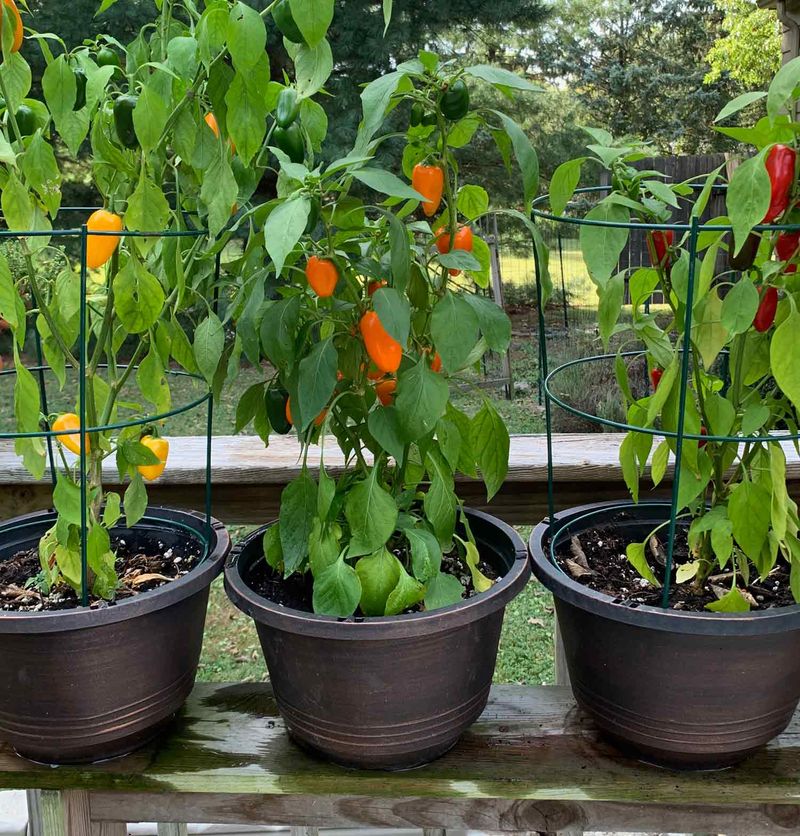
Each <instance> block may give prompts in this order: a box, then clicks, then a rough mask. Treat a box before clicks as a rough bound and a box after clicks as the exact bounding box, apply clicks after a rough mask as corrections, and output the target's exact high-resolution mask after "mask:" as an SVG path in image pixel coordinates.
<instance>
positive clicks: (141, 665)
mask: <svg viewBox="0 0 800 836" xmlns="http://www.w3.org/2000/svg"><path fill="white" fill-rule="evenodd" d="M55 520H56V515H55V513H54V512H43V513H37V514H29V515H27V516H24V517H18V518H16V519H13V520H9V521H8V522H5V523H3V524H2V525H0V560H4V559H8V558H10V557H11V556H13V555H14V554H16V553H17V552H19V551H21V550H24V549H28V548H31V547H35V546H36V545H37V544H38V542H39V539H40V538H41V536H42V535H43V534H44V533H45V532H46V531H47V530H48V529H49V528H50V527H51V526H52V525H53V523H54V522H55ZM113 533H114V535H121V536H122V538H123V539H125V540H126V542H127V543H128V545H131V544H141V545H142V546H147V545H148V544H155V547H156V548H158V549H170V548H173V549H174V548H180V547H181V546H182V545H183V544H186V543H194V544H195V545H196V546H197V547H199V549H200V553H201V554H202V555H204V556H203V557H202V559H201V560H200V562H199V563H198V565H197V566H195V568H194V569H192V571H191V572H189V574H187V575H185V576H184V577H182V578H180V579H178V580H176V581H173V582H171V583H168V584H165V585H164V586H162V587H160V588H158V589H154V590H152V591H149V592H144V593H142V594H140V595H137V596H135V597H133V598H130V599H127V600H123V601H120V602H119V603H117V604H113V605H109V606H103V607H102V608H99V609H88V608H80V609H72V610H63V611H55V612H41V613H17V612H2V611H0V670H2V671H3V675H2V677H0V739H2V740H4V741H7V742H9V743H11V745H12V746H14V748H15V749H16V750H17V752H18V753H19V754H20V755H23V756H24V757H27V758H30V759H31V760H35V761H40V762H44V763H59V764H67V763H85V762H91V761H98V760H104V759H107V758H112V757H116V756H120V755H124V754H128V753H129V752H131V751H133V750H134V749H136V748H138V747H139V746H141V745H143V744H144V743H146V742H148V741H149V740H150V739H152V738H153V737H154V736H155V735H156V734H157V733H158V732H159V730H160V729H161V727H162V726H163V725H164V724H165V723H166V722H168V721H169V720H170V718H171V717H172V716H173V715H174V714H175V712H177V711H178V709H179V708H180V707H181V706H182V705H183V703H184V701H185V699H186V697H187V696H188V695H189V692H190V691H191V690H192V687H193V685H194V680H195V675H196V672H197V665H198V661H199V658H200V650H201V647H202V643H203V629H204V626H205V617H206V607H207V603H208V592H209V587H210V585H211V582H212V581H213V580H214V578H215V577H217V575H218V574H219V573H220V571H221V570H222V566H223V564H224V562H225V558H226V557H227V556H228V552H229V551H230V545H231V542H230V537H229V535H228V533H227V531H226V530H225V528H224V527H223V526H222V524H221V523H219V522H216V521H215V520H211V525H210V527H209V526H208V525H207V519H206V516H205V515H200V514H194V513H190V512H185V511H174V510H169V509H165V508H151V509H149V510H148V513H147V514H146V515H145V517H144V519H143V520H142V521H141V523H139V524H138V525H137V526H135V527H134V528H133V529H127V530H126V529H124V528H122V527H118V528H116V529H114V531H113Z"/></svg>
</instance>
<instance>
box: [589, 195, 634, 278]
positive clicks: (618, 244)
mask: <svg viewBox="0 0 800 836" xmlns="http://www.w3.org/2000/svg"><path fill="white" fill-rule="evenodd" d="M586 220H589V221H602V222H606V223H608V222H613V223H628V222H629V221H630V211H629V210H628V209H627V208H626V207H624V206H618V205H616V204H614V203H608V202H603V203H600V204H598V205H597V206H595V207H594V209H592V210H590V211H589V212H587V213H586ZM628 234H629V232H628V230H627V229H622V228H617V227H606V226H581V231H580V242H581V250H582V252H583V260H584V261H585V262H586V267H587V269H588V270H589V276H590V277H591V279H592V281H593V282H594V283H595V284H597V285H600V286H601V287H602V286H603V285H604V284H605V283H606V282H607V281H608V280H609V279H610V278H611V276H612V274H613V273H614V272H615V271H616V268H617V263H618V262H619V257H620V255H621V254H622V251H623V250H624V249H625V245H626V244H627V243H628Z"/></svg>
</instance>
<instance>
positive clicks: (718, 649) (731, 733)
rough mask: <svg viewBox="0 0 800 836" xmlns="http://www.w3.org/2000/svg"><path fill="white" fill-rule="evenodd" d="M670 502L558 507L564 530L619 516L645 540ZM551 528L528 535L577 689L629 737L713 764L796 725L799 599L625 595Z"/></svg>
mask: <svg viewBox="0 0 800 836" xmlns="http://www.w3.org/2000/svg"><path fill="white" fill-rule="evenodd" d="M669 513H670V506H669V505H668V504H666V503H645V504H641V505H633V504H632V503H626V502H608V503H598V504H594V505H586V506H582V507H579V508H571V509H569V510H567V511H564V512H562V513H560V514H557V515H556V528H557V529H559V528H561V527H562V526H563V525H564V524H565V523H569V527H568V528H567V529H564V535H563V536H570V535H575V534H577V535H580V533H581V531H587V530H589V529H591V528H595V527H598V526H599V527H604V526H607V525H610V526H612V527H619V528H621V529H622V530H623V531H625V532H626V533H629V534H630V538H631V541H635V540H639V541H641V540H643V539H644V538H645V537H646V535H647V534H648V533H649V532H650V531H652V529H653V528H654V527H655V526H656V525H657V524H659V523H661V522H663V521H664V520H665V519H667V518H668V516H669ZM548 538H549V528H548V525H547V523H541V524H540V525H539V526H538V527H537V528H536V529H534V531H533V534H532V535H531V539H530V551H531V556H532V559H533V571H534V574H535V575H536V577H537V578H539V580H540V581H541V582H542V583H543V584H544V585H545V586H546V587H547V588H548V589H549V590H551V591H552V593H553V595H554V596H555V603H556V614H557V616H558V623H559V627H560V629H561V633H562V636H563V639H564V647H565V650H566V657H567V665H568V668H569V674H570V679H571V682H572V690H573V692H574V694H575V699H576V700H577V702H578V704H579V705H580V706H581V708H583V709H584V710H585V711H586V712H587V713H588V714H590V715H591V717H592V718H593V719H594V721H595V722H596V723H597V725H598V726H599V727H600V729H602V730H603V731H604V732H605V733H606V734H607V735H609V736H610V737H611V738H612V739H613V740H614V741H615V742H616V743H617V744H618V745H620V746H621V747H622V748H624V749H626V750H628V751H630V752H632V753H634V754H636V755H637V756H639V757H641V758H643V759H645V760H649V761H652V762H655V763H657V764H660V765H663V766H669V767H675V768H681V769H714V768H720V767H724V766H729V765H731V764H734V763H736V762H738V761H740V760H742V759H743V758H745V757H746V756H747V755H749V754H751V753H752V752H754V751H755V750H757V749H758V748H760V747H761V746H763V745H764V744H765V743H767V742H768V741H770V740H771V739H772V738H773V737H775V736H776V735H778V734H780V733H781V732H782V731H783V730H784V729H785V728H786V726H787V725H788V723H789V721H790V720H791V718H792V715H793V714H794V711H795V709H796V707H797V703H798V700H799V699H800V606H792V607H783V608H776V609H772V610H766V611H761V612H753V613H731V614H727V613H725V614H723V613H711V612H702V613H701V612H684V611H677V610H672V609H670V610H662V609H659V608H656V607H651V606H636V605H626V604H624V603H621V602H619V601H616V600H612V599H611V598H610V597H609V596H607V595H603V594H601V593H599V592H595V591H593V590H591V589H587V588H586V587H584V586H582V585H581V584H579V583H577V582H576V581H574V580H573V579H572V578H570V577H568V576H567V575H566V574H564V573H563V572H562V571H561V570H560V569H559V568H558V567H556V566H554V565H553V563H552V562H551V560H550V547H549V540H548Z"/></svg>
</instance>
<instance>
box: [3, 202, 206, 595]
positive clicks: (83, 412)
mask: <svg viewBox="0 0 800 836" xmlns="http://www.w3.org/2000/svg"><path fill="white" fill-rule="evenodd" d="M97 208H99V207H84V206H68V207H62V208H61V210H60V211H59V213H58V216H57V218H60V217H62V216H64V215H67V216H71V217H75V216H76V215H77V216H84V215H89V214H91V213H92V212H94V211H95V209H97ZM206 234H207V231H206V230H203V229H186V230H164V231H161V232H129V231H126V230H122V231H121V232H89V230H88V227H87V225H86V224H85V223H84V224H82V225H81V226H79V227H77V226H76V227H74V228H67V229H53V230H47V231H42V230H33V231H29V232H24V231H23V232H21V231H19V230H14V231H9V230H0V241H3V240H6V239H20V238H55V239H58V240H60V241H63V242H65V243H66V242H69V241H78V242H80V312H79V336H78V340H79V356H78V358H77V359H78V361H79V366H78V369H77V372H78V410H77V414H78V417H79V418H80V429H77V430H59V431H58V432H55V431H54V430H52V429H51V428H50V426H49V424H48V423H47V416H48V415H49V408H48V390H47V373H48V372H50V371H52V369H51V367H50V366H48V365H46V364H45V362H44V357H43V352H42V343H41V338H40V335H39V332H38V330H37V329H36V328H34V329H33V331H34V334H35V347H36V360H37V363H36V365H35V366H29V367H26V368H27V369H28V371H30V372H32V373H33V374H35V376H36V377H37V378H38V382H39V396H40V406H41V412H42V415H43V416H45V417H44V419H43V421H42V427H43V428H42V430H41V431H40V432H27V433H21V432H16V433H14V432H5V433H4V432H0V439H3V440H8V439H10V440H16V439H34V438H41V439H45V440H46V443H47V457H48V463H49V470H50V477H51V480H52V483H53V488H55V486H56V482H57V475H58V470H57V467H56V458H55V453H54V440H55V438H56V436H65V435H74V436H78V437H79V438H80V455H79V456H78V457H77V458H78V460H79V465H80V468H79V470H80V490H81V546H80V553H81V601H82V604H83V606H88V605H89V564H88V551H87V539H88V505H89V503H88V478H87V452H86V451H87V436H89V435H91V434H92V433H101V432H111V431H117V430H124V429H127V428H130V427H137V426H141V427H144V426H146V425H148V424H154V423H158V422H161V421H165V420H167V419H169V418H173V417H175V416H176V415H181V414H184V413H188V412H191V411H193V410H195V409H200V408H201V407H203V406H204V405H205V407H206V448H205V458H206V462H205V530H204V531H203V533H202V534H201V535H200V540H201V545H202V548H203V552H202V555H201V557H200V561H203V560H206V559H207V558H208V555H209V549H210V543H211V540H212V532H213V528H212V519H211V451H212V424H213V418H214V401H213V395H212V391H211V388H210V387H209V386H208V384H207V382H206V381H205V379H204V378H202V377H201V376H200V375H197V374H191V373H189V372H186V371H180V370H176V369H169V368H167V369H164V373H165V374H167V375H170V376H171V377H183V378H191V379H194V380H197V381H199V382H200V383H202V384H203V386H204V387H205V389H206V391H205V392H204V393H203V394H202V395H201V396H200V397H197V398H195V399H194V400H192V401H190V402H189V403H186V404H184V405H181V406H178V407H175V408H173V409H171V410H169V411H168V412H163V413H160V414H153V415H147V416H146V417H143V418H134V419H132V420H130V421H120V422H116V423H109V424H103V425H102V426H88V425H87V404H86V371H87V366H88V356H87V355H88V347H89V339H88V337H89V334H88V333H87V315H86V312H87V308H88V303H87V283H88V275H89V270H88V267H87V261H86V260H87V246H88V241H89V238H90V237H93V236H118V237H119V238H120V239H122V240H125V239H129V238H150V239H153V238H162V239H163V238H199V237H201V236H203V235H206ZM220 269H221V257H220V255H219V254H217V258H216V264H215V272H214V279H215V286H216V287H218V286H219V277H220ZM31 294H32V296H33V289H32V288H31ZM214 303H216V298H215V299H214ZM98 368H108V367H107V365H104V364H101V365H99V366H98ZM118 368H120V369H126V368H127V367H126V365H125V364H124V363H123V364H120V365H119V366H118ZM135 368H136V367H134V369H135ZM16 373H17V369H16V367H15V368H11V369H4V370H2V371H0V379H2V378H3V377H6V376H9V375H16ZM154 523H156V524H158V523H161V524H163V525H165V526H167V527H170V528H173V529H175V528H183V526H181V524H180V523H178V522H176V521H175V520H174V519H169V518H161V517H160V516H159V514H158V510H157V509H150V510H148V512H147V513H146V514H145V516H144V517H143V518H142V520H141V522H140V523H139V524H138V525H144V526H147V525H152V524H154ZM25 526H26V523H25V522H24V521H23V522H21V523H20V524H19V527H20V528H24V527H25ZM9 530H11V529H9ZM186 532H187V533H190V534H191V535H192V537H194V538H197V536H198V532H197V530H195V529H191V531H190V529H189V528H186Z"/></svg>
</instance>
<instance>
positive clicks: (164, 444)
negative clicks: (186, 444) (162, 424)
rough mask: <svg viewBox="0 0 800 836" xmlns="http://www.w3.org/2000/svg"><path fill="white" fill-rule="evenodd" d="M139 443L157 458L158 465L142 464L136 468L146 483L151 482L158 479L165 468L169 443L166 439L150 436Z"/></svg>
mask: <svg viewBox="0 0 800 836" xmlns="http://www.w3.org/2000/svg"><path fill="white" fill-rule="evenodd" d="M139 443H140V444H142V446H144V447H147V449H148V450H152V451H153V452H154V453H155V454H156V456H158V462H159V463H158V464H142V465H139V466H138V467H137V468H136V469H137V470H138V471H139V473H141V474H142V477H143V478H144V479H145V480H146V481H148V482H152V481H153V480H154V479H158V477H159V476H161V474H162V473H163V472H164V470H165V469H166V467H167V459H168V458H169V442H168V441H167V439H166V438H153V436H151V435H146V436H145V437H144V438H143V439H142V440H141V441H140V442H139Z"/></svg>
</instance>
